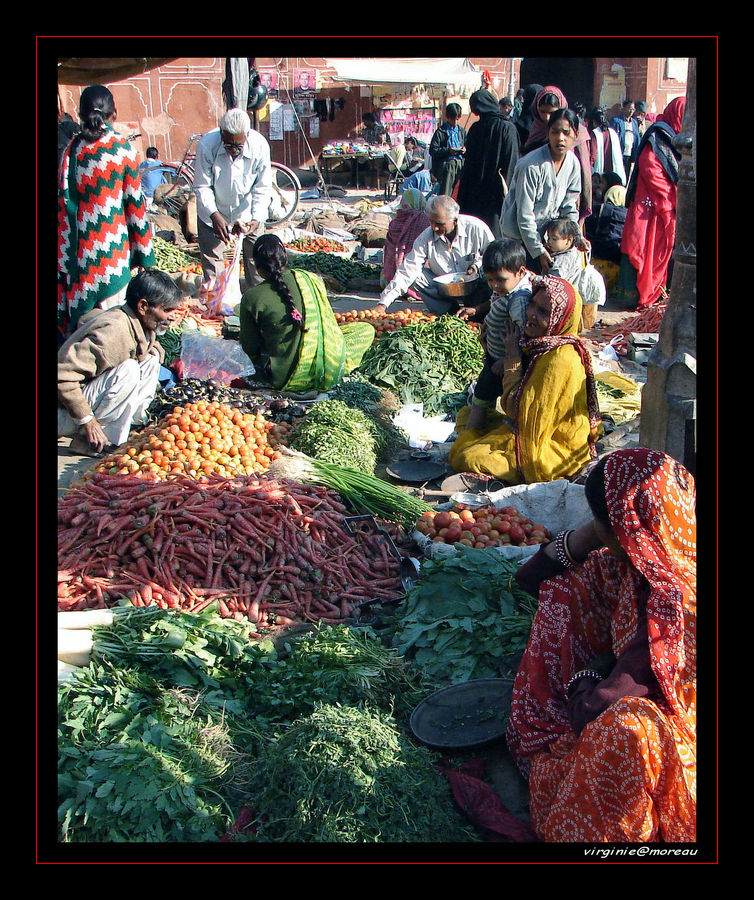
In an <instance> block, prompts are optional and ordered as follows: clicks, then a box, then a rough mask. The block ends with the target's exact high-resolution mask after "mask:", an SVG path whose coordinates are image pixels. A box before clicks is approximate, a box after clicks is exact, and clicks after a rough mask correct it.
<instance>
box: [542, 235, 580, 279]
mask: <svg viewBox="0 0 754 900" xmlns="http://www.w3.org/2000/svg"><path fill="white" fill-rule="evenodd" d="M544 235H545V247H547V249H548V251H549V253H550V256H551V257H552V266H551V267H550V271H549V272H548V273H547V274H548V275H556V276H557V277H558V278H564V279H565V280H566V281H568V282H570V283H571V284H575V283H576V281H577V279H578V276H579V274H580V273H581V270H582V269H583V268H584V265H585V262H586V260H585V257H584V254H585V252H586V251H587V250H588V249H589V245H588V244H587V243H586V241H585V240H584V237H583V236H582V234H581V232H580V231H579V226H578V223H577V222H574V221H573V219H551V220H550V221H549V222H548V223H547V225H545V230H544Z"/></svg>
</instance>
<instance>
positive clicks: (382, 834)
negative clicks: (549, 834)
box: [58, 607, 478, 842]
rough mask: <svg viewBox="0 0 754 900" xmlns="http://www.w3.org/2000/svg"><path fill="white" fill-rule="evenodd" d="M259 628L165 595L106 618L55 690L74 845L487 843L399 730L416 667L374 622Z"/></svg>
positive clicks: (62, 818)
mask: <svg viewBox="0 0 754 900" xmlns="http://www.w3.org/2000/svg"><path fill="white" fill-rule="evenodd" d="M251 630H252V629H251V626H250V625H249V623H244V622H234V621H233V620H228V619H222V618H220V617H219V616H217V615H216V614H215V612H214V611H212V610H205V612H204V613H203V614H201V615H193V614H189V613H183V612H175V611H173V612H167V611H165V610H161V609H158V608H154V607H153V608H150V609H131V608H119V609H117V610H114V616H113V622H112V624H111V625H107V626H100V627H96V628H95V629H94V631H93V649H92V662H91V665H90V666H89V667H87V668H82V669H79V670H78V672H77V674H76V675H75V676H74V677H73V678H71V679H70V680H68V681H67V682H65V683H64V684H63V685H61V687H60V689H59V694H58V697H59V700H58V752H59V766H58V771H59V786H58V804H59V805H58V822H59V835H60V839H61V840H62V841H64V842H82V841H86V842H125V841H139V842H165V841H173V842H175V841H205V842H206V841H223V840H230V839H233V838H235V839H236V840H263V841H282V840H301V841H318V840H319V841H325V840H350V841H357V842H367V841H369V842H373V841H386V840H392V841H398V842H401V841H436V840H437V838H438V835H441V836H442V838H443V840H451V841H469V840H477V839H478V835H477V834H476V832H475V831H474V830H473V829H471V828H470V827H469V826H468V825H466V824H465V822H464V820H463V817H462V815H461V813H460V812H459V810H458V808H457V807H456V806H455V804H454V801H453V797H452V793H451V791H450V788H449V786H448V784H447V783H446V782H445V781H444V780H443V778H442V777H441V776H440V775H439V774H438V772H437V770H436V767H435V766H436V761H437V757H436V756H435V755H434V754H432V753H430V752H429V751H427V750H425V749H423V748H417V747H415V746H413V745H411V744H410V743H409V742H408V741H407V739H406V738H405V736H404V735H403V733H402V730H401V724H402V723H403V722H404V721H405V720H406V718H407V716H408V714H409V712H410V709H411V708H412V707H413V706H414V705H415V704H416V703H417V702H418V701H419V699H421V696H422V694H423V693H425V692H426V690H427V685H428V683H426V682H425V681H424V679H423V678H422V677H421V675H420V674H419V673H418V672H417V671H416V670H415V669H414V668H413V667H412V666H410V665H408V664H407V663H406V662H405V661H404V660H402V659H400V657H398V656H397V654H396V653H395V651H393V650H391V649H389V648H387V647H385V646H384V645H383V643H382V642H381V641H380V640H379V639H378V638H377V637H376V635H375V634H374V633H373V632H372V631H370V630H368V629H351V628H347V627H344V626H333V627H329V628H321V629H318V630H315V631H313V632H311V633H308V634H304V635H297V636H290V637H289V638H288V639H287V643H286V644H285V646H284V647H280V646H278V647H276V646H275V645H274V644H273V643H272V642H271V641H253V640H250V636H251ZM305 740H306V741H309V742H310V743H309V747H308V748H307V750H310V751H311V752H310V753H305V754H304V753H301V752H298V753H297V754H296V753H295V751H296V749H297V748H298V749H299V751H300V748H301V744H302V741H305ZM333 762H336V763H337V765H338V772H336V771H334V770H333V768H332V763H333ZM286 764H287V765H289V766H290V767H289V768H288V769H287V771H285V772H284V773H281V765H286ZM341 771H342V774H339V772H341ZM278 773H281V774H282V777H280V778H278V777H277V774H278ZM349 776H352V777H349ZM297 797H298V798H299V799H300V803H297V802H296V798H297ZM244 820H245V821H246V822H247V823H251V827H247V828H243V829H241V828H239V827H238V823H240V822H242V821H244Z"/></svg>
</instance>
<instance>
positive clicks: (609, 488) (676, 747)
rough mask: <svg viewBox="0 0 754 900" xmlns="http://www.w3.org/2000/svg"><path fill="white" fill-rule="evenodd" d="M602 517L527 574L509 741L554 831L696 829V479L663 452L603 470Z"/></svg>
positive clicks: (595, 834) (583, 836) (599, 486)
mask: <svg viewBox="0 0 754 900" xmlns="http://www.w3.org/2000/svg"><path fill="white" fill-rule="evenodd" d="M586 495H587V500H588V501H589V506H590V509H591V511H592V515H593V516H594V519H593V521H592V522H590V523H589V524H587V525H584V526H582V527H581V528H578V529H575V530H572V531H566V532H562V533H561V534H559V535H558V536H557V537H556V538H555V540H553V541H551V542H550V543H549V544H547V545H545V546H543V547H542V548H541V549H540V550H539V551H538V553H537V554H536V555H535V556H534V557H532V558H531V559H530V560H529V561H528V562H527V563H526V564H525V565H524V566H522V567H521V569H520V570H519V573H518V576H517V577H518V580H519V581H520V583H521V584H522V585H524V586H525V587H526V588H527V589H528V590H530V591H531V592H532V593H534V594H536V593H537V591H539V607H538V611H537V615H536V618H535V621H534V626H533V628H532V633H531V636H530V639H529V643H528V646H527V649H526V653H525V654H524V658H523V660H522V662H521V665H520V667H519V671H518V674H517V676H516V681H515V686H514V691H513V701H512V707H511V715H510V720H509V726H508V746H509V748H510V751H511V753H512V755H513V757H514V759H515V760H516V762H517V764H518V766H519V768H520V769H521V771H522V773H523V774H524V776H525V777H527V778H528V781H529V793H530V812H531V819H532V825H533V827H534V829H535V831H536V833H537V835H538V836H539V837H540V838H541V839H542V840H545V841H560V842H566V841H571V842H575V841H589V842H593V841H607V842H612V841H631V842H649V841H665V842H676V841H694V840H695V839H696V513H695V504H696V489H695V484H694V479H693V477H692V475H691V474H690V473H689V472H688V471H687V470H686V469H685V468H684V467H683V466H682V465H681V464H680V463H678V462H676V461H675V460H673V459H671V458H670V457H669V456H667V455H665V454H664V453H661V452H659V451H656V450H647V449H644V448H638V449H635V450H619V451H616V452H615V453H612V454H610V455H609V456H607V457H605V458H604V459H603V460H601V461H600V463H599V464H598V465H597V466H596V467H595V468H594V469H593V470H592V472H591V473H590V475H589V478H588V480H587V483H586Z"/></svg>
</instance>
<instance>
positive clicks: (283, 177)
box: [265, 162, 301, 228]
mask: <svg viewBox="0 0 754 900" xmlns="http://www.w3.org/2000/svg"><path fill="white" fill-rule="evenodd" d="M300 196H301V182H300V181H299V180H298V177H297V176H296V173H295V172H292V171H291V170H290V169H289V168H288V166H284V165H283V164H282V163H277V162H273V163H272V199H271V200H270V210H269V215H268V218H267V221H266V223H265V224H266V226H267V227H268V228H275V227H276V226H278V225H282V224H283V222H287V221H288V220H289V219H290V218H291V216H292V215H293V214H294V213H295V212H296V210H297V209H298V201H299V197H300Z"/></svg>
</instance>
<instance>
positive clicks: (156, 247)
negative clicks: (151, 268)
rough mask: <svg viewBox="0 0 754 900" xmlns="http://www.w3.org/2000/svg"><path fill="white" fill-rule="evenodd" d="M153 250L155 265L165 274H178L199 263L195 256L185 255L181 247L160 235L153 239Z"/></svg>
mask: <svg viewBox="0 0 754 900" xmlns="http://www.w3.org/2000/svg"><path fill="white" fill-rule="evenodd" d="M152 250H153V251H154V265H155V268H156V269H161V270H162V271H163V272H178V271H180V270H181V269H183V268H185V267H186V266H189V265H191V263H195V262H198V260H197V259H195V258H194V257H193V256H189V255H188V254H187V253H184V252H183V250H181V249H180V247H176V245H175V244H171V243H170V241H166V240H165V239H164V238H161V237H160V236H159V235H157V234H156V235H155V236H154V237H153V238H152Z"/></svg>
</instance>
